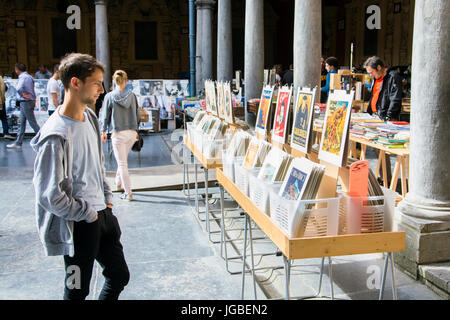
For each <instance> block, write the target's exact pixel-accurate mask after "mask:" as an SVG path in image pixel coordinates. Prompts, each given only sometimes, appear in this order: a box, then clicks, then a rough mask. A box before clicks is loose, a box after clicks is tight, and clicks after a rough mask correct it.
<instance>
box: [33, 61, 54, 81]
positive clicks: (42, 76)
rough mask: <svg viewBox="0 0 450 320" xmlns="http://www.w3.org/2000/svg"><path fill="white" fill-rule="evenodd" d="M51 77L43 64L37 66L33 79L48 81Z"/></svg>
mask: <svg viewBox="0 0 450 320" xmlns="http://www.w3.org/2000/svg"><path fill="white" fill-rule="evenodd" d="M51 77H52V73H51V72H50V71H48V70H47V66H46V65H45V64H40V65H39V70H38V72H36V73H35V74H34V78H35V79H50V78H51Z"/></svg>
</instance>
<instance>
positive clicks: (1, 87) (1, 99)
mask: <svg viewBox="0 0 450 320" xmlns="http://www.w3.org/2000/svg"><path fill="white" fill-rule="evenodd" d="M7 90H8V88H7V86H6V84H5V81H3V77H2V76H0V120H1V121H2V127H3V138H5V139H9V140H14V139H15V138H14V137H13V136H11V135H9V127H8V119H7V117H6V91H7Z"/></svg>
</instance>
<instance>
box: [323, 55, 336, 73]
mask: <svg viewBox="0 0 450 320" xmlns="http://www.w3.org/2000/svg"><path fill="white" fill-rule="evenodd" d="M325 63H328V65H330V66H332V67H334V69H336V70H337V69H339V62H338V59H337V58H335V57H328V58H327V59H326V60H325Z"/></svg>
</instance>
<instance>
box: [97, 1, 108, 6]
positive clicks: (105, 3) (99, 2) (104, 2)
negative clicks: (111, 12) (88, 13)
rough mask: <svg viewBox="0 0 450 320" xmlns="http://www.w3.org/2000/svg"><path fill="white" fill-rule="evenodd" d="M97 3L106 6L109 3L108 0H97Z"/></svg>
mask: <svg viewBox="0 0 450 320" xmlns="http://www.w3.org/2000/svg"><path fill="white" fill-rule="evenodd" d="M94 3H95V5H99V6H106V5H107V4H108V0H95V1H94Z"/></svg>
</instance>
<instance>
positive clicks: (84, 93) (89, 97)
mask: <svg viewBox="0 0 450 320" xmlns="http://www.w3.org/2000/svg"><path fill="white" fill-rule="evenodd" d="M102 81H103V71H101V70H100V69H98V68H97V69H95V71H94V73H92V75H91V76H89V77H87V78H86V79H85V80H84V83H83V81H80V85H79V87H78V88H79V96H80V100H81V102H82V103H84V104H88V105H93V104H95V101H97V99H98V96H99V95H101V94H102V93H103V92H104V90H103V86H102Z"/></svg>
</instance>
